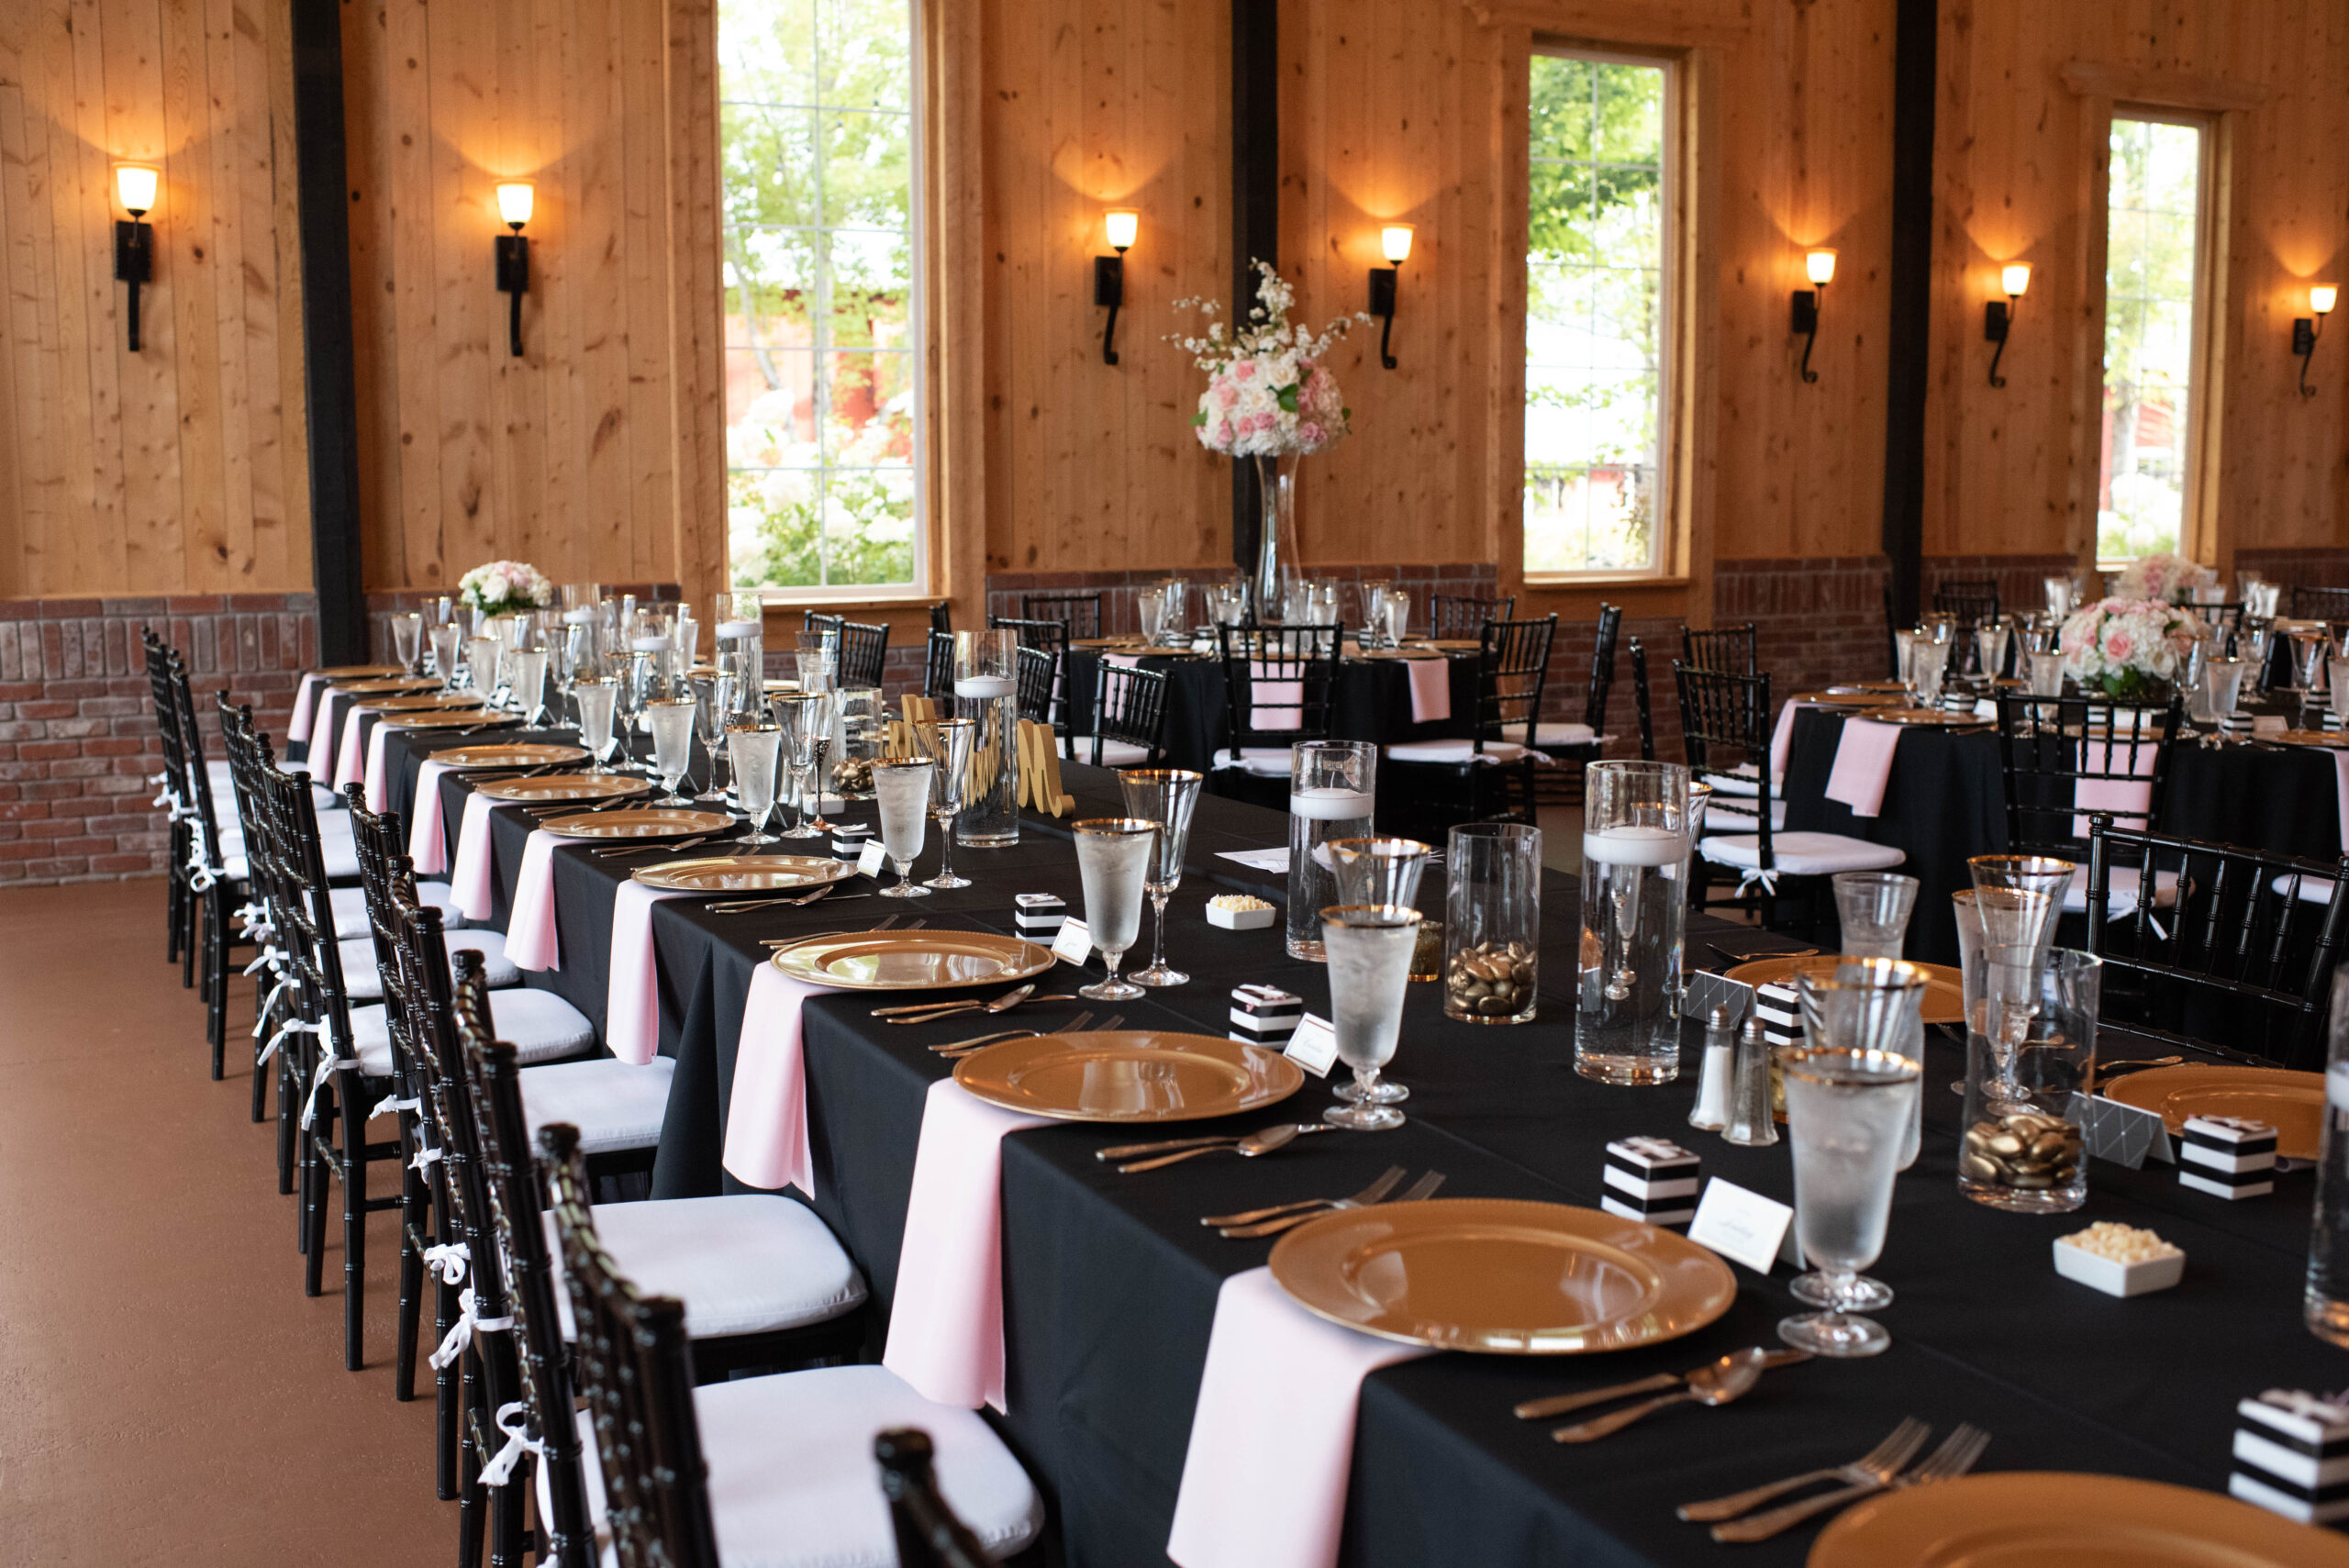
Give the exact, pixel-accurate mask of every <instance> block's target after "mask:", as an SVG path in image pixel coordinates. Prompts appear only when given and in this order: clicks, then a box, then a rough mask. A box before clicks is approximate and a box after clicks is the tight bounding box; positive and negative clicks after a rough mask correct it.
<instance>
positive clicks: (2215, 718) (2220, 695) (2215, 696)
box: [2202, 656, 2251, 724]
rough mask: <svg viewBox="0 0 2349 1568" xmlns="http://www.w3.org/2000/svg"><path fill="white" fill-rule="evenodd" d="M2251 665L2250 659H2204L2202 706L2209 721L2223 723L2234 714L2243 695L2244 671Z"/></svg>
mask: <svg viewBox="0 0 2349 1568" xmlns="http://www.w3.org/2000/svg"><path fill="white" fill-rule="evenodd" d="M2250 667H2251V661H2249V660H2248V659H2221V658H2217V657H2215V656H2213V657H2210V658H2206V659H2204V660H2203V661H2202V706H2203V708H2204V709H2205V710H2206V712H2207V713H2208V715H2209V722H2210V723H2212V724H2221V723H2223V722H2224V721H2225V720H2226V719H2228V718H2230V717H2232V716H2233V714H2234V711H2235V705H2236V704H2237V703H2238V702H2239V701H2241V700H2242V697H2243V672H2244V671H2246V670H2248V669H2249V668H2250Z"/></svg>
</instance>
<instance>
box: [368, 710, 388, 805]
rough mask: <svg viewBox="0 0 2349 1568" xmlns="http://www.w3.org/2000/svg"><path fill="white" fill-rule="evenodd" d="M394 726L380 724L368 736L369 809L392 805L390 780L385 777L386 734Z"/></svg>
mask: <svg viewBox="0 0 2349 1568" xmlns="http://www.w3.org/2000/svg"><path fill="white" fill-rule="evenodd" d="M390 728H392V727H391V726H390V725H388V724H378V725H377V726H375V732H374V733H373V735H370V736H369V737H367V809H368V810H370V811H383V810H385V809H387V808H388V807H389V806H390V805H391V797H392V790H391V783H390V781H389V780H388V779H387V778H385V777H384V767H385V763H386V761H387V759H386V758H385V757H384V734H385V732H386V731H388V730H389V729H390Z"/></svg>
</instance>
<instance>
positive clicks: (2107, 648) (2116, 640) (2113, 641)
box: [2104, 631, 2134, 662]
mask: <svg viewBox="0 0 2349 1568" xmlns="http://www.w3.org/2000/svg"><path fill="white" fill-rule="evenodd" d="M2133 646H2134V644H2132V642H2131V641H2130V640H2129V634H2128V633H2127V632H2125V631H2116V632H2114V633H2113V634H2112V635H2111V636H2110V637H2108V638H2106V639H2104V656H2105V657H2106V658H2107V659H2117V660H2121V661H2122V662H2126V661H2127V660H2128V657H2129V650H2130V649H2131V648H2132V647H2133Z"/></svg>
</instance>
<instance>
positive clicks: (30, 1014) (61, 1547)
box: [0, 882, 457, 1568]
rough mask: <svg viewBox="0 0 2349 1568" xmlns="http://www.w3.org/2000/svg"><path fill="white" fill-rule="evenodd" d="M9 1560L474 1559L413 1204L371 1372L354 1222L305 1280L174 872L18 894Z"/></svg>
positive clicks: (9, 985) (378, 1247)
mask: <svg viewBox="0 0 2349 1568" xmlns="http://www.w3.org/2000/svg"><path fill="white" fill-rule="evenodd" d="M233 994H234V995H235V997H236V1009H237V1011H238V1012H239V1014H242V1015H244V1016H245V1018H246V1022H247V1023H249V1022H250V1006H251V1000H250V997H251V987H250V983H249V982H245V981H239V982H238V983H237V984H236V986H235V989H234V993H233ZM0 995H5V997H6V1008H7V1018H6V1024H5V1025H0V1075H4V1076H0V1083H4V1084H5V1085H6V1088H5V1092H0V1562H5V1563H9V1564H17V1563H42V1564H50V1563H68V1564H96V1563H106V1564H109V1565H110V1568H111V1565H114V1564H120V1563H125V1562H170V1563H173V1564H175V1565H179V1568H198V1565H211V1564H219V1565H220V1568H232V1565H233V1568H261V1565H271V1564H279V1563H287V1564H290V1563H297V1562H298V1563H310V1562H333V1563H336V1564H338V1568H372V1565H374V1564H384V1565H385V1568H390V1565H394V1564H397V1565H399V1568H416V1565H417V1564H429V1563H438V1562H445V1561H452V1560H453V1553H454V1549H455V1535H456V1528H457V1517H456V1505H454V1504H453V1503H441V1502H438V1501H436V1500H435V1499H434V1497H433V1495H432V1470H431V1466H432V1405H431V1399H430V1384H429V1373H428V1375H427V1378H426V1380H425V1382H424V1385H423V1397H421V1398H419V1399H418V1400H417V1402H416V1403H414V1404H408V1405H402V1404H399V1403H397V1402H396V1401H395V1400H394V1399H393V1398H392V1374H391V1359H392V1339H393V1333H392V1329H393V1309H394V1305H395V1291H396V1269H397V1256H398V1232H397V1229H396V1224H397V1217H396V1216H395V1215H391V1214H382V1215H377V1216H375V1217H374V1218H373V1229H371V1231H370V1233H369V1238H368V1252H369V1263H370V1268H369V1276H370V1277H369V1288H368V1302H367V1310H368V1319H367V1327H368V1343H367V1362H368V1364H367V1369H366V1370H365V1371H364V1372H357V1373H351V1372H345V1371H344V1370H343V1369H342V1258H341V1247H340V1240H339V1228H340V1220H337V1221H335V1223H333V1224H330V1225H329V1226H328V1252H327V1257H326V1260H325V1261H326V1280H327V1287H326V1293H325V1294H324V1295H323V1296H319V1297H317V1299H315V1300H313V1299H309V1298H307V1297H305V1296H303V1295H302V1274H301V1257H300V1254H298V1253H297V1252H295V1250H294V1200H293V1199H291V1198H288V1197H281V1196H279V1195H278V1192H277V1180H276V1167H275V1159H274V1152H273V1133H272V1129H270V1128H269V1127H267V1126H255V1125H253V1123H252V1122H250V1120H249V1119H248V1118H247V1108H248V1101H249V1089H248V1084H249V1081H250V1080H249V1078H248V1076H247V1075H245V1074H242V1073H239V1072H238V1071H237V1068H238V1065H239V1054H240V1053H241V1055H242V1060H243V1062H246V1063H248V1064H249V1063H250V1062H251V1055H250V1044H249V1043H248V1042H247V1040H246V1039H245V1035H244V1028H245V1025H243V1024H240V1025H239V1028H238V1030H237V1033H236V1034H235V1035H234V1036H233V1037H232V1039H231V1041H230V1046H229V1057H228V1064H229V1076H228V1080H227V1081H226V1082H224V1083H218V1084H215V1083H213V1082H212V1081H211V1080H210V1078H209V1077H208V1076H207V1073H208V1071H209V1062H208V1059H207V1057H206V1052H205V1048H204V1013H203V1008H202V1007H201V1006H200V1005H199V1004H198V1003H197V1002H196V1000H195V993H194V992H192V991H183V990H181V989H180V984H179V971H178V969H177V967H176V966H168V967H167V966H166V965H165V963H164V962H163V925H162V890H161V885H160V884H156V883H153V882H137V883H100V884H81V885H76V886H70V887H47V888H22V889H9V890H6V891H5V892H0ZM426 1328H427V1330H428V1333H429V1328H430V1324H429V1320H428V1322H427V1324H426Z"/></svg>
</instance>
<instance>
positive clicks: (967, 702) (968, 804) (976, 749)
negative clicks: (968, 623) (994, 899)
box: [954, 630, 1019, 848]
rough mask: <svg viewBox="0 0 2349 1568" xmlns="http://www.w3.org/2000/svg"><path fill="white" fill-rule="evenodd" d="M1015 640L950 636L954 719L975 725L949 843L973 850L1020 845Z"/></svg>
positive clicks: (1002, 635) (1013, 636)
mask: <svg viewBox="0 0 2349 1568" xmlns="http://www.w3.org/2000/svg"><path fill="white" fill-rule="evenodd" d="M954 716H955V717H957V718H968V719H973V720H974V721H976V723H977V725H978V731H977V733H976V735H975V736H974V738H973V740H972V742H971V781H970V786H969V788H968V789H967V790H966V791H965V792H964V794H963V809H962V811H961V813H960V814H959V815H957V816H956V817H955V818H954V841H955V842H956V843H958V844H967V845H970V846H973V847H974V848H996V847H1000V846H1002V845H1006V844H1016V843H1018V842H1019V634H1018V633H1016V632H1011V631H1003V630H995V631H958V632H956V633H955V634H954Z"/></svg>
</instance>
